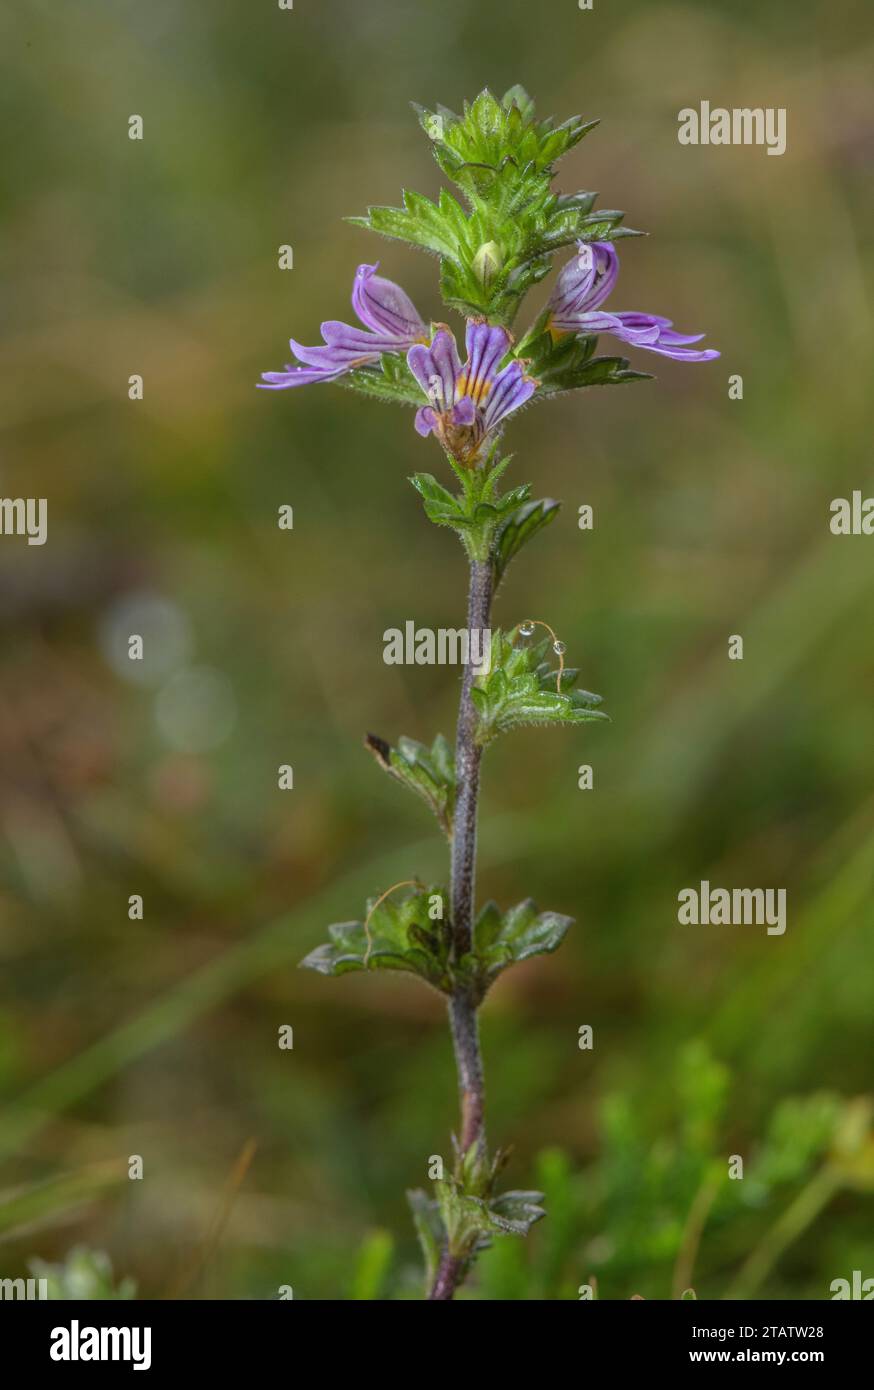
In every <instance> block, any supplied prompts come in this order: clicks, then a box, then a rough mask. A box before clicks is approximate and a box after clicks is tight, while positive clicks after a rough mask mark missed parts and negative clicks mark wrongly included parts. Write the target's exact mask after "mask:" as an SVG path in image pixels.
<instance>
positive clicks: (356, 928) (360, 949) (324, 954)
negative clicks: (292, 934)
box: [301, 885, 455, 994]
mask: <svg viewBox="0 0 874 1390" xmlns="http://www.w3.org/2000/svg"><path fill="white" fill-rule="evenodd" d="M436 898H440V899H442V903H443V906H444V911H445V910H446V908H447V907H448V904H449V894H448V892H447V891H446V889H445V888H439V887H435V886H433V885H432V886H422V887H418V886H417V887H416V888H415V889H414V891H413V892H409V890H408V891H407V896H406V897H404V898H401V897H400V896H399V895H398V896H395V897H391V898H385V899H383V901H382V902H379V899H378V898H371V899H369V900H368V902H367V910H366V913H365V919H364V921H361V922H335V923H334V924H333V925H332V926H330V927H329V928H328V936H329V938H330V940H329V941H326V942H325V943H324V944H323V945H321V946H317V947H316V949H315V950H314V951H310V953H309V955H308V956H306V957H305V958H304V960H302V961H301V967H302V968H303V969H305V970H315V971H317V972H318V974H320V975H345V974H347V973H348V972H349V971H353V970H399V971H404V972H406V973H408V974H412V975H418V976H419V978H420V979H422V980H424V981H425V983H426V984H429V985H431V986H432V987H433V988H434V989H437V990H440V992H441V993H444V994H448V993H450V992H451V991H452V989H453V986H454V983H455V978H454V974H453V970H452V966H451V963H450V953H451V931H450V927H449V922H448V920H447V919H445V918H444V919H443V920H436V921H435V920H432V919H431V916H430V909H431V906H432V903H433V902H434V900H435V899H436ZM377 903H378V904H379V905H378V906H375V904H377ZM368 917H369V921H368ZM365 922H366V923H367V926H365Z"/></svg>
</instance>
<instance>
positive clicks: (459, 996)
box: [429, 559, 494, 1301]
mask: <svg viewBox="0 0 874 1390" xmlns="http://www.w3.org/2000/svg"><path fill="white" fill-rule="evenodd" d="M493 583H494V580H493V569H492V562H491V559H487V560H471V563H470V590H469V594H468V602H467V627H468V632H471V631H472V629H474V628H478V629H480V630H482V629H486V628H488V626H489V619H490V613H491V606H492V590H493ZM469 646H472V642H471V643H470V644H469ZM475 675H476V672H475V670H474V668H473V666H472V665H471V663H470V661H468V663H467V665H466V666H465V668H464V674H463V677H462V683H461V701H460V704H459V708H458V729H457V733H456V740H455V778H456V798H455V817H454V821H453V834H452V936H453V950H454V955H455V959H456V960H459V959H460V958H461V957H462V956H463V955H466V954H467V953H468V952H469V951H470V949H471V945H472V940H473V914H474V891H475V884H476V818H477V803H478V800H479V773H480V762H481V760H482V748H480V747H479V745H478V744H477V742H476V707H475V705H474V703H473V698H472V695H471V691H472V689H473V682H474V679H475ZM478 1004H479V1001H478V1000H477V999H476V998H474V997H472V996H471V994H470V993H469V992H468V991H467V990H466V989H463V988H462V987H460V986H459V987H457V988H456V990H455V992H454V993H453V994H452V995H451V997H450V999H449V1025H450V1028H451V1031H452V1045H453V1048H454V1050H455V1066H456V1069H457V1071H458V1091H459V1098H460V1103H461V1133H460V1136H459V1147H460V1151H461V1153H462V1155H464V1154H466V1153H467V1152H468V1150H469V1149H470V1148H472V1147H473V1146H474V1145H476V1146H477V1147H478V1148H480V1149H482V1150H484V1149H485V1142H486V1135H485V1080H484V1077H483V1062H482V1053H481V1051H480V1044H479V1026H478V1022H477V1008H478ZM463 1277H464V1262H463V1261H462V1260H459V1259H458V1258H457V1257H456V1256H454V1255H452V1254H450V1252H449V1251H448V1250H447V1251H444V1254H443V1258H442V1259H441V1261H440V1267H439V1269H438V1271H437V1277H436V1279H435V1281H434V1286H433V1288H432V1289H431V1292H430V1294H429V1299H430V1300H433V1301H446V1300H448V1299H451V1298H452V1296H453V1294H454V1292H455V1290H456V1288H457V1287H458V1284H459V1283H460V1282H461V1280H462V1278H463Z"/></svg>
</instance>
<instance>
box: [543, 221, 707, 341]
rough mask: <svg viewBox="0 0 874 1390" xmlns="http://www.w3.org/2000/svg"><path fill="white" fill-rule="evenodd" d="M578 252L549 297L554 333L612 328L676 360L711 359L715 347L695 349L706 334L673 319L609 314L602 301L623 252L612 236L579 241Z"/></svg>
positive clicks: (624, 338)
mask: <svg viewBox="0 0 874 1390" xmlns="http://www.w3.org/2000/svg"><path fill="white" fill-rule="evenodd" d="M577 253H578V254H577V255H576V256H575V257H574V259H573V260H572V261H569V262H568V264H567V265H566V266H564V268H563V269H562V271H561V274H560V275H559V277H558V280H557V282H556V286H555V289H554V290H553V292H552V297H551V299H550V301H549V318H548V320H547V327H548V328H549V329H550V331H551V332H552V333H553V334H560V333H585V334H595V333H612V334H613V335H614V337H616V338H621V339H622V341H623V342H624V343H632V344H633V345H634V346H635V347H642V348H646V349H647V350H648V351H649V352H657V353H659V354H660V355H661V356H662V357H673V358H674V359H675V360H676V361H677V362H712V361H713V359H714V357H718V356H719V353H718V352H717V351H716V349H715V348H700V349H697V350H695V351H693V350H692V349H690V348H689V347H688V344H689V343H697V342H700V341H701V339H702V338H703V337H704V334H703V333H693V334H688V333H675V332H674V329H673V326H672V324H671V320H670V319H665V318H662V317H661V315H659V314H639V313H621V314H609V313H604V312H602V311H600V310H601V305H602V304H603V303H604V300H605V299H606V298H607V296H608V295H609V294H610V292H611V291H612V289H613V286H614V285H615V284H616V278H617V276H618V274H619V257H618V256H617V254H616V251H615V249H614V247H613V244H612V242H609V241H594V242H592V243H591V245H587V244H586V243H585V242H582V241H581V242H578V244H577Z"/></svg>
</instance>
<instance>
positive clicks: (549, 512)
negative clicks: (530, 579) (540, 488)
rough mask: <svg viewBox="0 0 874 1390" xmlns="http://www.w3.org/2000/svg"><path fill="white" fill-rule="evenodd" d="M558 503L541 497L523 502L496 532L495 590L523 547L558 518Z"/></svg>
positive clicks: (559, 504) (549, 498) (559, 505)
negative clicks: (533, 500)
mask: <svg viewBox="0 0 874 1390" xmlns="http://www.w3.org/2000/svg"><path fill="white" fill-rule="evenodd" d="M560 507H561V503H560V502H555V501H553V499H552V498H551V497H542V498H541V499H540V500H539V501H537V502H523V504H522V506H521V507H518V508H517V509H516V510H515V511H514V512H513V513H512V515H511V516H509V517H508V518H507V520H506V521H505V522H504V524H503V525H502V526H501V529H500V531H499V532H498V537H497V541H496V544H495V551H494V562H495V588H496V589H497V587H498V585H499V584H500V582H501V580H502V579H503V577H504V575H505V574H506V572H507V566H508V565H509V563H510V561H511V560H512V559H513V557H514V556H515V555H518V554H519V551H520V550H521V549H522V547H523V546H524V545H527V544H528V542H529V541H530V540H531V539H532V538H533V537H534V536H536V535H537V533H538V531H542V530H543V528H544V527H545V526H548V525H549V524H550V522H552V521H554V520H555V518H556V517H557V516H558V512H559V508H560Z"/></svg>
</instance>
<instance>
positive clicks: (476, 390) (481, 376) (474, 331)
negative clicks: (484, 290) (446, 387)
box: [460, 319, 510, 406]
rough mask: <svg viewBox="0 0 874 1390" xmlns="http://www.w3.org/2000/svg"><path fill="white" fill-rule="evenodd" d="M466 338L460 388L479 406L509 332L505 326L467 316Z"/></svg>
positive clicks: (503, 353)
mask: <svg viewBox="0 0 874 1390" xmlns="http://www.w3.org/2000/svg"><path fill="white" fill-rule="evenodd" d="M465 337H466V343H467V361H466V362H465V364H464V368H463V371H462V379H461V382H460V390H461V391H462V393H463V394H464V395H465V396H471V397H472V398H473V400H474V401H475V402H476V403H477V405H480V406H481V405H482V404H483V400H484V399H485V397H486V396H487V394H488V392H489V390H490V388H491V385H492V382H493V381H494V378H495V375H496V373H497V370H498V367H499V366H500V365H501V361H502V359H503V358H504V357H506V355H507V352H508V350H509V347H510V335H509V333H508V332H507V330H506V328H501V327H498V326H493V325H491V324H488V323H480V322H478V321H477V320H475V319H469V320H468V324H467V332H466V335H465Z"/></svg>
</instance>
